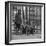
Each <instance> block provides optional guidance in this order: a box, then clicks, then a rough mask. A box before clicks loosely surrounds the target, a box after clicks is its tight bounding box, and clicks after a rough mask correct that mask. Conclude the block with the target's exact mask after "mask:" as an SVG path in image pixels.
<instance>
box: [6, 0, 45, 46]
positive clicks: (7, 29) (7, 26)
mask: <svg viewBox="0 0 46 46" xmlns="http://www.w3.org/2000/svg"><path fill="white" fill-rule="evenodd" d="M9 3H24V4H42V5H44V41H40V42H26V43H12V44H10V43H9V13H8V12H9V7H8V4H9ZM6 18H7V19H6ZM35 43H45V3H38V2H17V1H7V2H5V44H6V45H15V44H35Z"/></svg>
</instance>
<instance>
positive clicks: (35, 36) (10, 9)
mask: <svg viewBox="0 0 46 46" xmlns="http://www.w3.org/2000/svg"><path fill="white" fill-rule="evenodd" d="M44 42H45V3H36V2H35V3H34V2H15V1H7V2H5V44H7V45H11V44H28V43H44Z"/></svg>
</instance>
